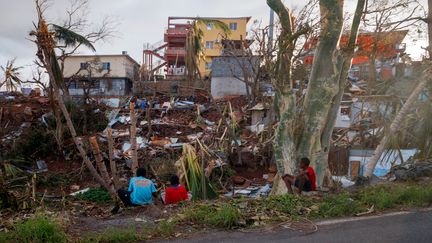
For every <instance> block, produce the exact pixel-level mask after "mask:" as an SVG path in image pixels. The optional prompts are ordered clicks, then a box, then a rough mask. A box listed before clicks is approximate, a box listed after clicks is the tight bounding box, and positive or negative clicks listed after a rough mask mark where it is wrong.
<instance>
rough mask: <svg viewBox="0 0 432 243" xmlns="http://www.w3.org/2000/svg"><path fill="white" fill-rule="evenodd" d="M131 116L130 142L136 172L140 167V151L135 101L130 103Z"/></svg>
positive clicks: (133, 166) (133, 168)
mask: <svg viewBox="0 0 432 243" xmlns="http://www.w3.org/2000/svg"><path fill="white" fill-rule="evenodd" d="M129 109H130V118H131V126H130V143H131V150H132V168H131V169H132V172H133V173H134V174H135V172H136V170H137V168H138V153H137V141H136V124H137V118H136V114H135V102H132V101H131V103H130V105H129Z"/></svg>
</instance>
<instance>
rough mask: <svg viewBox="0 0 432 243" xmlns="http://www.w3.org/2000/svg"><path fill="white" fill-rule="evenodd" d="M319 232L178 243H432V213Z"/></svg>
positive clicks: (328, 226)
mask: <svg viewBox="0 0 432 243" xmlns="http://www.w3.org/2000/svg"><path fill="white" fill-rule="evenodd" d="M318 224H319V226H318V227H319V229H318V231H317V232H315V233H312V234H305V233H301V232H298V231H292V230H289V229H280V230H276V231H275V232H253V233H242V232H215V233H211V234H207V235H203V236H195V237H193V238H190V239H177V240H176V241H175V242H205V243H209V242H235V243H239V242H249V243H254V242H259V243H264V242H296V243H303V242H308V243H309V242H320V243H325V242H331V243H338V242H349V243H356V242H362V243H363V242H367V243H370V242H380V243H381V242H392V243H393V242H404V243H405V242H432V211H430V210H429V211H418V212H411V213H400V214H399V213H395V214H390V215H386V216H379V217H372V218H369V217H368V218H363V219H351V220H349V219H347V220H345V221H342V220H336V222H335V221H323V222H319V223H318Z"/></svg>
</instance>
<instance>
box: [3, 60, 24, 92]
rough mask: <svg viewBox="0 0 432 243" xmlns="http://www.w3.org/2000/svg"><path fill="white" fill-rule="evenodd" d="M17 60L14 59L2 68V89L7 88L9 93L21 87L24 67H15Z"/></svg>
mask: <svg viewBox="0 0 432 243" xmlns="http://www.w3.org/2000/svg"><path fill="white" fill-rule="evenodd" d="M14 63H15V59H12V60H10V61H8V62H7V63H6V66H5V67H3V66H1V69H2V71H3V78H4V80H1V81H0V88H1V87H3V86H5V87H6V90H7V91H9V92H12V91H16V90H17V88H18V86H19V85H21V79H20V78H19V76H20V70H21V69H23V68H24V67H15V66H14Z"/></svg>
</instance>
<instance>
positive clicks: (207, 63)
mask: <svg viewBox="0 0 432 243" xmlns="http://www.w3.org/2000/svg"><path fill="white" fill-rule="evenodd" d="M211 66H212V63H211V62H206V64H205V69H206V70H210V69H211Z"/></svg>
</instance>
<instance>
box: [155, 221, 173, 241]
mask: <svg viewBox="0 0 432 243" xmlns="http://www.w3.org/2000/svg"><path fill="white" fill-rule="evenodd" d="M177 223H178V221H177V219H168V220H162V221H161V222H159V225H158V227H157V229H156V233H157V235H160V236H163V237H170V236H172V235H174V233H175V226H176V225H177Z"/></svg>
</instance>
